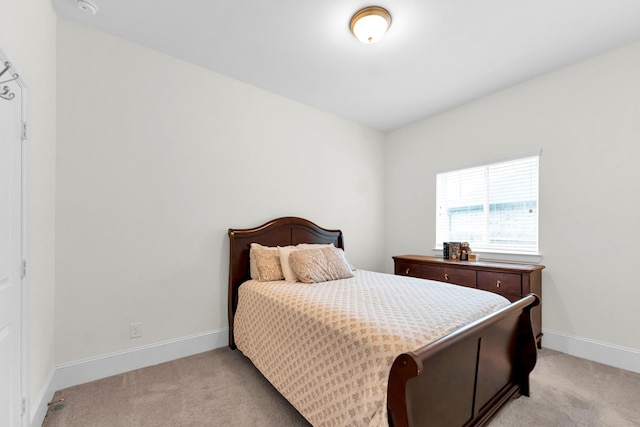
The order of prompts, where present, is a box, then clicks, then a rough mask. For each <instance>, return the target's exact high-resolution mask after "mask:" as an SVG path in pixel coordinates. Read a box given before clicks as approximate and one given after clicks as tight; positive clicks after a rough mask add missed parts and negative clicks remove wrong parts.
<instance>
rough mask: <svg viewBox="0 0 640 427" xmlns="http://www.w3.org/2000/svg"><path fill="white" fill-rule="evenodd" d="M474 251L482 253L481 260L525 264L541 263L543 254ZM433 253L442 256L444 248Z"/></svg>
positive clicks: (435, 249)
mask: <svg viewBox="0 0 640 427" xmlns="http://www.w3.org/2000/svg"><path fill="white" fill-rule="evenodd" d="M474 253H476V254H479V255H480V261H504V262H519V263H523V264H540V262H541V261H542V254H516V253H505V252H483V251H475V252H474ZM433 254H434V255H435V256H439V257H442V249H438V248H433Z"/></svg>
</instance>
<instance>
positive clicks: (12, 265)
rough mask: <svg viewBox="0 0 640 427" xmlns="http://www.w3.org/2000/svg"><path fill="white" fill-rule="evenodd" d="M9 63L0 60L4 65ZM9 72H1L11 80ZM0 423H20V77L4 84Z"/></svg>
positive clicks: (0, 106)
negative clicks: (7, 95) (7, 92)
mask: <svg viewBox="0 0 640 427" xmlns="http://www.w3.org/2000/svg"><path fill="white" fill-rule="evenodd" d="M3 68H4V63H2V64H0V71H2V70H3ZM8 74H9V72H7V73H5V74H4V75H3V76H2V77H0V81H3V80H6V77H7V75H8ZM5 86H8V87H9V88H10V89H11V93H14V94H15V98H13V99H11V100H6V99H3V98H0V426H2V427H5V426H7V427H18V426H20V425H21V417H22V414H21V407H22V405H21V402H22V398H21V395H22V392H21V378H22V371H21V369H22V367H21V361H22V356H21V337H22V331H21V318H22V309H21V307H22V299H21V280H22V279H21V271H22V254H21V252H22V248H21V247H22V238H21V236H22V224H21V219H22V200H21V197H22V196H21V194H22V191H21V189H22V160H21V157H22V155H21V152H22V148H21V145H22V140H21V135H22V99H21V93H20V92H21V90H20V87H19V86H18V85H17V84H16V82H15V81H14V82H10V83H6V84H2V85H0V93H2V92H3V89H4V87H5Z"/></svg>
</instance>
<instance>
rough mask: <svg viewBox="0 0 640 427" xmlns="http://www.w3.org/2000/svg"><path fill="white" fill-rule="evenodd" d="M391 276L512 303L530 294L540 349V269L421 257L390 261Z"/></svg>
mask: <svg viewBox="0 0 640 427" xmlns="http://www.w3.org/2000/svg"><path fill="white" fill-rule="evenodd" d="M393 260H394V264H395V274H399V275H403V276H412V277H419V278H422V279H430V280H437V281H439V282H447V283H453V284H456V285H462V286H469V287H471V288H478V289H483V290H485V291H491V292H495V293H498V294H500V295H502V296H504V297H505V298H507V299H508V300H509V301H511V302H514V301H517V300H519V299H520V298H522V297H523V296H525V295H527V294H530V293H534V294H536V295H537V296H538V297H539V298H540V305H538V306H537V307H534V308H533V309H532V310H531V321H532V323H533V331H534V333H535V335H536V341H537V343H538V348H542V310H541V306H542V269H544V265H539V264H518V263H511V262H490V261H482V262H480V261H478V262H472V263H470V262H466V261H456V260H451V259H442V258H439V257H434V256H425V255H398V256H394V257H393Z"/></svg>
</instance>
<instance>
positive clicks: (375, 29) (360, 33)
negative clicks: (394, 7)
mask: <svg viewBox="0 0 640 427" xmlns="http://www.w3.org/2000/svg"><path fill="white" fill-rule="evenodd" d="M390 26H391V14H389V12H388V11H387V10H386V9H384V8H382V7H379V6H369V7H365V8H364V9H361V10H359V11H358V12H356V14H355V15H353V18H351V32H352V33H353V35H354V36H356V37H357V38H358V40H360V41H361V42H362V43H366V44H371V43H375V42H377V41H379V40H380V39H381V38H382V37H383V36H384V35H385V34H386V32H387V30H388V29H389V27H390Z"/></svg>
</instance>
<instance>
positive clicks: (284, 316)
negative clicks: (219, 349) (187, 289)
mask: <svg viewBox="0 0 640 427" xmlns="http://www.w3.org/2000/svg"><path fill="white" fill-rule="evenodd" d="M354 273H355V275H354V277H353V278H349V279H341V280H334V281H330V282H324V283H311V284H305V283H292V282H285V281H278V282H258V281H253V280H252V281H248V282H246V283H244V284H242V286H240V290H239V303H238V310H237V312H236V317H235V321H234V335H235V342H236V344H237V346H238V348H239V349H240V350H241V351H242V352H243V353H244V354H245V355H246V356H247V357H248V358H249V359H251V361H252V362H253V364H254V365H255V366H256V367H257V368H258V369H259V370H260V371H261V372H262V374H263V375H264V376H265V377H266V378H267V379H268V380H269V381H270V382H271V383H272V384H273V385H274V386H275V387H276V389H278V391H280V393H281V394H282V395H283V396H284V397H285V398H287V400H288V401H289V402H291V404H292V405H293V406H294V407H295V408H296V409H297V410H298V411H299V412H300V413H301V414H302V415H303V416H304V417H305V418H306V419H307V420H308V421H309V422H310V423H311V424H313V425H314V426H315V427H322V426H341V427H342V426H387V425H388V423H387V408H386V392H387V381H388V377H389V371H390V369H391V365H392V363H393V361H394V359H395V358H396V357H397V356H398V355H399V354H401V353H404V352H406V351H411V350H415V349H417V348H419V347H421V346H423V345H425V344H428V343H429V342H431V341H434V340H436V339H438V338H440V337H442V336H444V335H446V334H447V333H449V332H451V331H453V330H455V329H458V328H460V327H462V326H464V325H466V324H469V323H471V322H473V321H474V320H477V319H479V318H481V317H483V316H485V315H487V314H489V313H492V312H494V311H496V310H498V309H500V308H502V307H504V306H506V305H508V304H509V302H508V301H507V300H506V299H505V298H503V297H501V296H499V295H496V294H493V293H490V292H485V291H479V290H476V289H470V288H466V287H463V286H456V285H449V284H446V283H440V282H434V281H427V280H422V279H414V278H410V277H405V276H395V275H390V274H382V273H375V272H371V271H364V270H359V271H356V272H354Z"/></svg>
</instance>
